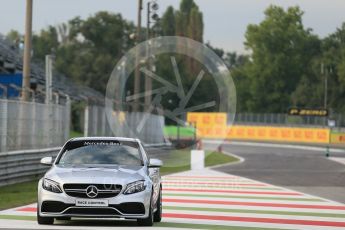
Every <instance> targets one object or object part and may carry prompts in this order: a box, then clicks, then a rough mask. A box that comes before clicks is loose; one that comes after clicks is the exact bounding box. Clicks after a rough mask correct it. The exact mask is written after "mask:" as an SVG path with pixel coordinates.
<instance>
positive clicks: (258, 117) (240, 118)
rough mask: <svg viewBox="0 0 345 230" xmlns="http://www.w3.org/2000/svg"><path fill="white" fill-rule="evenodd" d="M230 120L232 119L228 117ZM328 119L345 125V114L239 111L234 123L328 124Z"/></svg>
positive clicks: (339, 125)
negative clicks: (325, 114) (291, 114)
mask: <svg viewBox="0 0 345 230" xmlns="http://www.w3.org/2000/svg"><path fill="white" fill-rule="evenodd" d="M228 120H232V119H230V118H228ZM328 120H333V121H335V126H336V127H345V116H342V115H341V114H333V115H331V116H330V117H317V116H290V115H288V114H283V113H238V114H236V116H235V120H234V123H235V124H238V125H241V124H245V125H274V126H328Z"/></svg>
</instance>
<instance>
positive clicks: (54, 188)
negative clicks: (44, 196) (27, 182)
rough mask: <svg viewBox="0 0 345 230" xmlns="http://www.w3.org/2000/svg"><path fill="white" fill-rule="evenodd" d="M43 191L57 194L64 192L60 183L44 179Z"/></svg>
mask: <svg viewBox="0 0 345 230" xmlns="http://www.w3.org/2000/svg"><path fill="white" fill-rule="evenodd" d="M42 187H43V189H45V190H47V191H49V192H55V193H62V190H61V188H60V185H59V183H57V182H55V181H53V180H49V179H46V178H44V179H43V182H42Z"/></svg>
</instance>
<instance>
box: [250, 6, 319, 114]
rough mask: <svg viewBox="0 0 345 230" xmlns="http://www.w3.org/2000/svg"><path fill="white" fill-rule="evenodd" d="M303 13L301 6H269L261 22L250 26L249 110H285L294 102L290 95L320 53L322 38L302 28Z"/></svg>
mask: <svg viewBox="0 0 345 230" xmlns="http://www.w3.org/2000/svg"><path fill="white" fill-rule="evenodd" d="M302 15H303V12H302V11H301V10H300V9H299V7H289V8H288V9H287V10H286V11H285V10H284V9H283V8H281V7H278V6H270V7H269V8H268V9H267V10H266V11H265V19H264V20H263V21H262V22H261V23H260V24H259V25H249V26H248V27H247V31H246V34H245V37H246V42H245V45H246V48H247V49H249V50H250V52H251V53H252V55H251V61H250V62H249V64H248V65H246V70H245V72H246V74H247V76H248V78H249V80H250V82H251V84H250V88H248V90H249V91H250V95H251V100H250V101H249V102H248V103H247V104H248V109H249V110H251V111H255V112H285V111H286V110H287V108H288V107H289V106H291V105H292V100H291V94H292V93H293V92H294V91H295V89H296V87H297V85H298V84H299V82H300V80H301V78H302V76H303V75H308V74H309V72H310V68H308V67H309V66H310V64H311V60H312V58H313V57H314V56H315V55H317V54H318V53H319V52H320V41H319V39H318V38H317V37H316V36H315V35H313V34H312V33H311V30H310V29H305V28H304V27H303V24H302Z"/></svg>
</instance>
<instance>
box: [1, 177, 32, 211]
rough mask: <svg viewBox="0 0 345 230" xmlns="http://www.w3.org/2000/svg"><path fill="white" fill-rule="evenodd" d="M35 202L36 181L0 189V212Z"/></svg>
mask: <svg viewBox="0 0 345 230" xmlns="http://www.w3.org/2000/svg"><path fill="white" fill-rule="evenodd" d="M36 201H37V181H30V182H24V183H19V184H14V185H8V186H4V187H0V210H4V209H8V208H13V207H17V206H21V205H26V204H31V203H34V202H36Z"/></svg>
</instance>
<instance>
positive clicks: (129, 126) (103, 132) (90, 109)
mask: <svg viewBox="0 0 345 230" xmlns="http://www.w3.org/2000/svg"><path fill="white" fill-rule="evenodd" d="M111 125H112V127H113V128H112V129H111V128H110V125H109V121H108V119H107V118H106V114H105V108H104V107H103V106H96V105H91V106H87V107H86V109H85V115H84V135H85V136H121V137H132V138H139V139H140V140H141V141H142V142H144V143H147V144H163V143H165V142H166V139H165V137H164V125H165V123H164V117H163V116H161V115H157V114H151V113H145V112H128V111H126V112H125V111H113V112H112V119H111Z"/></svg>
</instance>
